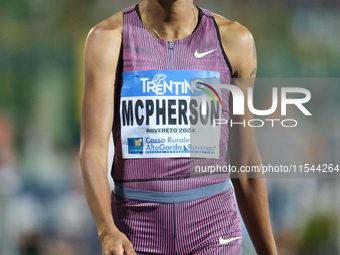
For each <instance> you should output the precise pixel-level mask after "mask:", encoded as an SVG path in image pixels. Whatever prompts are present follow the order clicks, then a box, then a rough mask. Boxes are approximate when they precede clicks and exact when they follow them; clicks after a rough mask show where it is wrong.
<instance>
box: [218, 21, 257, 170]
mask: <svg viewBox="0 0 340 255" xmlns="http://www.w3.org/2000/svg"><path fill="white" fill-rule="evenodd" d="M215 20H216V23H217V24H218V26H219V30H220V35H221V40H222V45H223V48H224V51H225V52H226V55H227V56H228V59H229V62H230V64H231V66H232V69H233V78H235V79H233V80H232V84H233V85H236V86H237V87H238V88H239V89H241V90H242V92H243V95H244V98H245V100H244V102H245V104H244V115H233V114H232V112H233V96H231V97H230V102H229V108H230V111H231V114H230V122H231V121H232V122H233V123H242V124H233V125H232V126H231V125H229V126H230V129H229V130H230V135H229V155H230V161H231V164H234V165H236V166H238V167H240V166H241V165H249V164H258V163H259V162H260V160H261V159H260V156H259V153H258V150H257V146H256V140H255V132H254V128H253V127H250V126H249V125H248V121H249V120H251V119H253V118H254V116H253V114H252V113H251V112H250V111H249V109H248V105H247V90H248V88H249V87H253V86H254V80H255V79H254V78H255V76H256V66H257V60H256V50H255V44H254V39H253V36H252V34H251V33H250V32H249V31H248V30H247V29H246V28H245V27H243V26H242V25H240V24H239V23H237V22H231V21H229V20H226V19H224V18H223V17H221V16H218V15H215ZM244 78H246V79H244ZM243 123H244V124H243ZM229 124H230V123H229Z"/></svg>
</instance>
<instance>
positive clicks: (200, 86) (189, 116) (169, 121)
mask: <svg viewBox="0 0 340 255" xmlns="http://www.w3.org/2000/svg"><path fill="white" fill-rule="evenodd" d="M219 75H220V74H219V73H218V72H212V71H195V70H194V71H192V70H188V71H187V70H148V71H134V72H126V73H123V87H122V90H121V102H120V120H121V141H122V149H123V158H125V159H127V158H176V157H198V158H219V140H220V127H219V126H217V127H216V126H214V119H219V118H220V117H221V108H222V101H221V99H220V96H219V94H220V91H219V90H218V89H215V88H214V85H215V84H217V83H218V81H219V78H220V76H219ZM213 78H214V79H213Z"/></svg>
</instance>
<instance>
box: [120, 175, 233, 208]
mask: <svg viewBox="0 0 340 255" xmlns="http://www.w3.org/2000/svg"><path fill="white" fill-rule="evenodd" d="M230 188H231V184H230V180H229V179H228V180H227V181H225V182H220V183H217V184H212V185H209V186H204V187H201V188H197V189H189V190H184V191H179V192H158V191H147V190H139V189H130V188H123V187H120V186H117V185H115V190H114V193H115V194H116V196H118V197H121V198H125V199H130V200H139V201H145V202H154V203H159V204H174V203H182V202H188V201H192V200H196V199H200V198H204V197H208V196H211V195H214V194H216V193H219V192H222V191H225V190H228V189H230Z"/></svg>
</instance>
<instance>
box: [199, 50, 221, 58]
mask: <svg viewBox="0 0 340 255" xmlns="http://www.w3.org/2000/svg"><path fill="white" fill-rule="evenodd" d="M215 50H217V49H214V50H209V51H207V52H203V53H198V51H197V50H196V51H195V57H196V58H203V57H204V56H206V55H208V54H210V53H211V52H214V51H215Z"/></svg>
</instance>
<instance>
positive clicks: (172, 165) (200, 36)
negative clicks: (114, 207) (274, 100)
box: [111, 5, 231, 192]
mask: <svg viewBox="0 0 340 255" xmlns="http://www.w3.org/2000/svg"><path fill="white" fill-rule="evenodd" d="M199 13H200V19H199V23H198V25H197V27H196V29H195V31H194V32H193V33H192V34H191V35H190V36H188V37H186V38H184V39H181V40H175V41H173V42H172V41H171V42H169V41H166V40H163V39H159V38H155V37H154V36H152V35H151V34H150V33H149V31H148V30H147V29H146V28H145V27H144V25H143V23H142V20H141V16H140V13H139V6H138V5H136V6H133V7H130V8H127V9H125V10H124V24H123V32H122V56H123V57H122V67H121V68H122V70H121V76H120V77H119V78H118V79H117V82H116V84H115V86H116V90H115V106H114V122H113V129H112V132H113V139H114V144H115V155H114V161H113V166H112V173H111V175H112V177H113V179H114V181H115V183H116V185H119V186H122V187H126V188H132V189H141V190H149V191H162V192H176V191H182V190H188V189H194V188H199V187H202V186H207V185H211V184H214V183H217V182H221V181H224V180H226V179H227V178H228V176H227V174H219V175H216V176H217V177H216V176H215V177H212V176H211V175H209V174H208V175H204V174H196V175H195V172H194V166H200V165H213V166H216V165H219V166H227V165H228V146H227V144H228V128H227V126H226V125H225V126H222V127H221V129H220V139H219V157H218V158H210V159H204V163H203V159H202V158H189V157H178V156H177V157H173V158H172V157H154V156H152V157H147V156H145V157H144V156H143V157H141V158H138V157H137V156H136V157H135V158H126V157H125V156H124V154H127V153H128V152H126V151H124V146H122V142H123V144H124V143H125V144H126V143H127V142H126V141H125V136H122V134H123V133H124V128H125V127H124V125H125V123H124V125H122V119H121V118H122V116H123V115H122V105H121V103H122V97H121V96H122V94H121V93H122V91H124V88H125V87H124V86H126V85H124V83H123V76H124V74H125V76H124V77H125V79H126V81H127V79H133V78H136V77H138V75H139V74H144V73H147V72H143V71H152V74H156V75H158V73H162V72H161V71H160V72H158V70H178V71H181V72H182V71H183V72H184V71H185V70H195V71H202V72H203V71H208V72H212V73H218V74H219V77H220V78H221V79H224V80H228V79H230V74H231V67H230V64H229V61H228V59H227V57H226V55H225V53H224V50H223V47H222V45H221V42H220V37H219V32H218V26H217V24H216V22H215V20H214V18H213V15H212V13H211V12H209V11H207V10H204V9H200V8H199ZM195 52H196V53H195ZM208 52H209V53H208ZM133 72H135V73H133ZM164 73H166V71H164ZM127 74H128V75H130V76H129V77H131V78H129V77H128V78H126V77H127ZM164 76H166V75H164ZM152 78H153V77H149V79H150V80H152ZM141 84H142V83H141ZM220 96H221V100H222V102H223V103H222V107H221V116H219V117H220V118H221V119H229V108H228V105H229V94H228V92H227V91H226V90H223V89H222V90H221V94H220ZM134 103H135V101H134ZM144 103H145V102H144ZM131 105H132V104H131ZM144 106H145V105H143V107H144ZM125 107H126V108H125V110H126V109H128V107H129V105H125ZM134 109H137V107H136V106H135V105H132V109H130V110H131V111H133V110H134ZM124 114H127V112H126V111H125V113H124ZM124 116H128V115H124ZM129 116H130V115H129ZM139 117H140V116H139ZM136 120H138V119H137V117H136V119H135V121H136ZM139 120H140V121H141V118H140V119H139ZM124 121H127V119H124ZM144 121H145V120H144ZM143 124H145V123H143ZM133 136H134V137H136V134H131V137H133ZM122 137H123V140H122ZM137 137H138V135H137ZM137 142H138V141H137ZM137 147H138V146H137ZM143 153H144V152H143ZM134 156H135V155H134Z"/></svg>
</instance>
